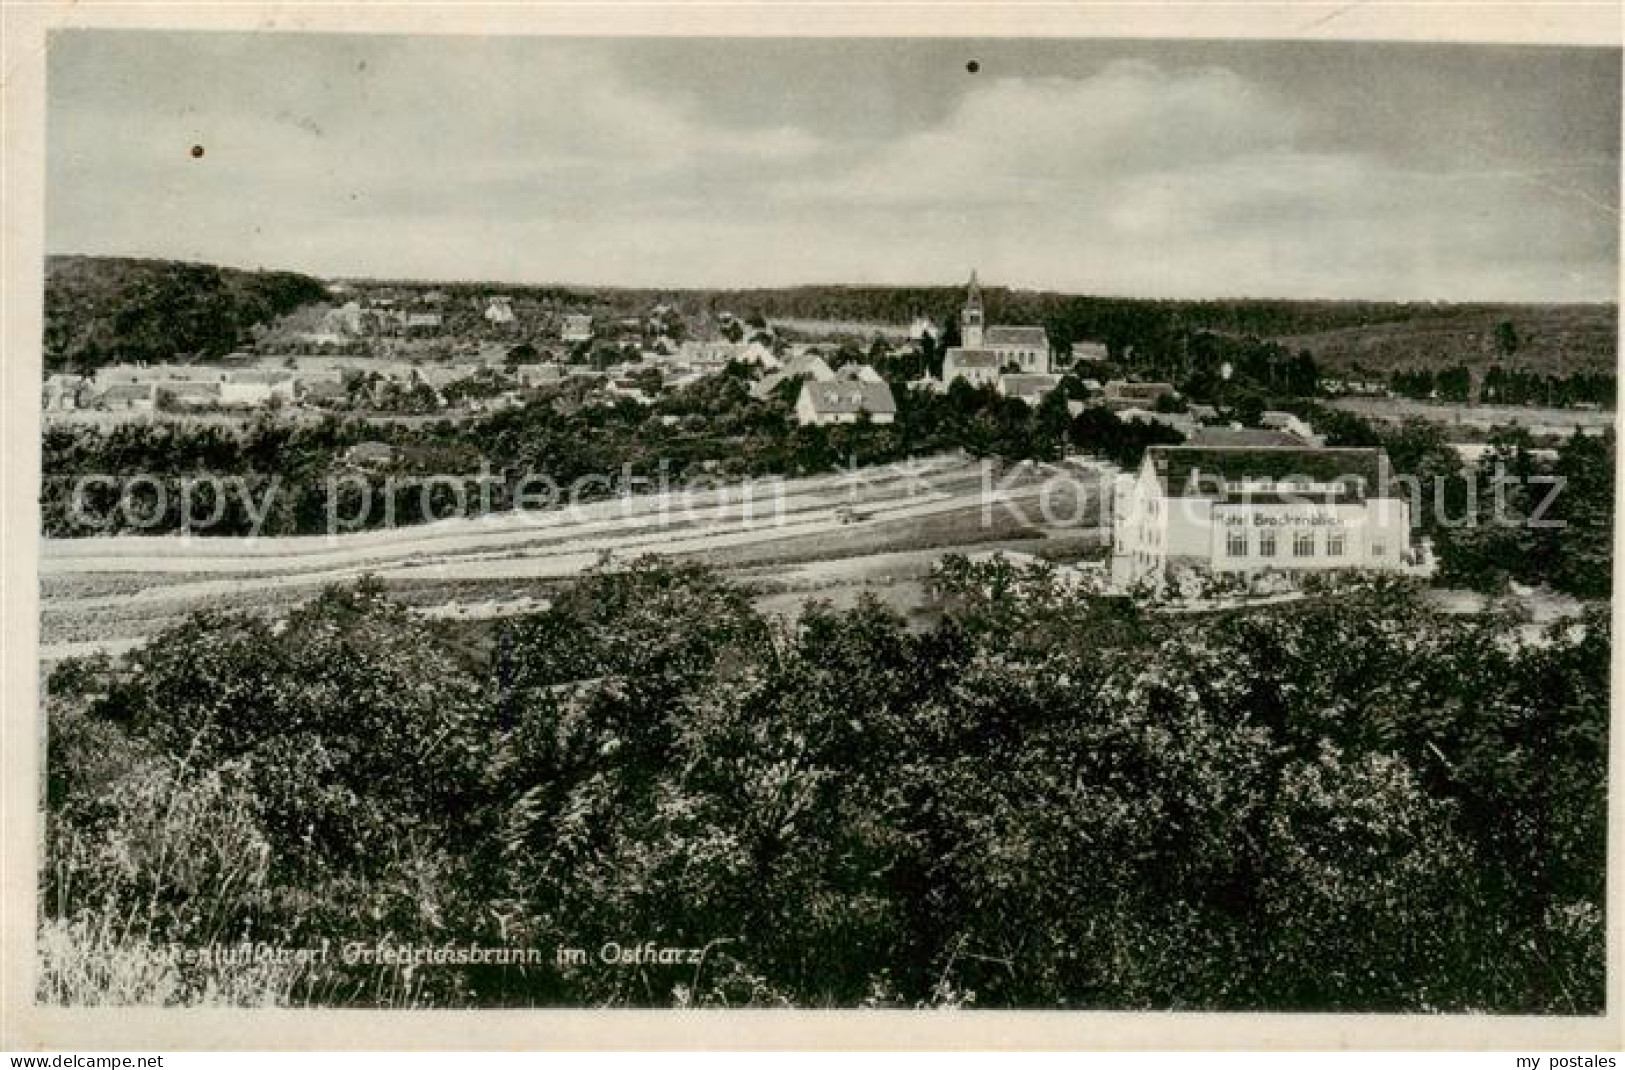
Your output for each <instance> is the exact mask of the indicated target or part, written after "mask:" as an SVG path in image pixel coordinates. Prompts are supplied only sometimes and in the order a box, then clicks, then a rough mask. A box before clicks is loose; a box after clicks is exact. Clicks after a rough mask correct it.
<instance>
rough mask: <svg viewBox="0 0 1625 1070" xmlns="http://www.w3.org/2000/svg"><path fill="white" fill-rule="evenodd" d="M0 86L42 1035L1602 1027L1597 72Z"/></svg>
mask: <svg viewBox="0 0 1625 1070" xmlns="http://www.w3.org/2000/svg"><path fill="white" fill-rule="evenodd" d="M43 63H44V68H45V72H46V78H45V86H44V99H43V102H42V105H41V115H42V119H43V123H44V151H43V158H42V160H41V161H40V165H39V166H40V170H41V173H42V175H43V184H44V213H43V245H44V248H43V252H44V256H43V263H42V264H41V266H40V270H41V272H42V285H41V288H40V300H41V301H42V308H41V320H40V322H41V331H40V337H39V338H38V340H37V347H38V350H37V351H38V355H39V363H38V378H37V380H35V382H36V385H37V388H38V390H39V393H38V395H36V396H37V401H36V400H35V397H36V396H30V397H28V398H26V399H18V398H12V399H9V400H10V401H11V402H19V401H25V402H26V405H27V406H28V407H31V408H37V426H38V449H39V455H38V456H39V464H38V471H37V473H35V474H34V475H33V476H31V477H30V478H36V479H37V483H36V485H35V487H34V490H35V491H37V494H36V496H37V500H38V511H37V518H38V530H37V532H33V533H31V534H30V533H25V535H27V536H28V539H29V541H30V542H32V543H34V544H36V545H37V564H36V565H35V566H34V567H35V581H36V584H37V596H38V601H37V607H38V608H37V628H38V642H37V650H35V651H34V657H35V660H36V662H37V666H38V684H37V687H36V688H35V689H34V690H35V692H36V694H35V695H34V696H33V698H34V699H35V701H36V706H35V708H34V709H33V710H32V711H30V712H31V714H32V717H33V722H34V725H35V727H36V729H37V735H36V737H35V739H34V740H33V743H34V749H35V750H36V752H37V756H38V762H39V770H40V775H39V778H38V783H37V799H36V800H35V808H36V814H37V818H38V834H37V877H36V880H35V885H36V896H37V912H36V918H35V933H34V956H33V967H32V974H33V982H34V983H33V992H32V999H33V1002H34V1003H35V1004H36V1005H38V1006H40V1007H47V1008H215V1009H235V1008H253V1009H272V1008H281V1009H329V1008H344V1009H363V1010H392V1011H395V1010H419V1009H446V1008H456V1009H485V1010H497V1009H504V1010H506V1009H523V1008H571V1009H581V1010H588V1009H600V1008H641V1009H662V1010H672V1009H689V1010H715V1011H722V1010H740V1009H767V1008H773V1009H793V1010H801V1011H830V1010H860V1009H868V1010H876V1011H882V1010H890V1011H908V1012H927V1011H931V1012H938V1011H954V1012H960V1013H962V1014H966V1015H976V1014H980V1013H982V1012H984V1011H1010V1010H1044V1011H1087V1012H1102V1011H1157V1012H1226V1013H1234V1012H1271V1013H1274V1012H1299V1013H1314V1014H1326V1015H1332V1014H1356V1013H1358V1014H1393V1015H1424V1016H1438V1017H1446V1016H1451V1015H1464V1014H1470V1015H1478V1016H1485V1017H1486V1018H1494V1017H1496V1016H1533V1017H1543V1018H1565V1017H1581V1018H1595V1017H1597V1016H1601V1015H1603V1014H1605V1012H1606V1011H1607V1005H1608V999H1607V996H1608V983H1607V963H1608V956H1609V950H1610V949H1609V943H1608V928H1607V916H1606V911H1605V907H1606V885H1607V848H1608V820H1607V819H1608V766H1609V734H1608V730H1609V708H1610V707H1609V704H1610V694H1611V689H1610V665H1611V659H1612V639H1611V619H1612V615H1613V610H1612V577H1613V570H1614V561H1613V539H1614V522H1615V521H1614V512H1615V510H1614V503H1615V474H1614V466H1615V450H1616V436H1615V419H1616V393H1617V388H1618V387H1617V367H1616V366H1617V359H1618V353H1617V349H1618V339H1619V322H1618V293H1619V283H1620V278H1619V258H1620V248H1619V245H1620V237H1619V235H1620V219H1619V203H1620V141H1621V53H1620V50H1619V49H1618V48H1617V47H1599V46H1580V45H1552V44H1539V45H1535V44H1508V43H1449V42H1439V41H1431V42H1430V41H1378V40H1372V41H1364V40H1302V39H1298V40H1284V39H1283V40H1268V39H1236V40H1219V39H1204V38H1198V37H1190V38H1185V39H1181V38H1166V37H1163V38H1156V39H1152V38H1144V39H1138V38H1133V37H1093V38H1083V37H1073V38H1067V37H1052V36H1044V35H1038V34H1034V35H1031V36H1020V35H1016V36H1011V35H1003V36H988V37H971V36H967V37H938V36H920V37H897V36H867V37H847V38H843V39H840V40H833V39H827V38H819V37H812V36H808V37H795V36H785V35H782V34H781V35H779V36H751V37H732V36H725V35H711V36H686V37H659V36H624V35H622V36H614V35H604V36H557V35H507V34H494V33H493V34H480V33H461V34H435V33H383V32H370V33H369V32H362V33H324V32H299V31H298V30H295V29H287V28H278V29H272V30H256V31H253V32H242V31H205V30H198V29H188V28H172V29H169V28H142V29H136V28H131V29H124V28H67V29H57V30H53V31H52V32H50V33H49V34H48V35H47V37H46V46H45V55H44V58H43ZM19 359H20V358H19ZM30 418H32V417H30ZM24 723H25V724H26V718H25V719H24ZM11 738H12V742H13V743H15V742H16V739H17V737H15V736H13V737H11ZM23 745H26V744H23Z"/></svg>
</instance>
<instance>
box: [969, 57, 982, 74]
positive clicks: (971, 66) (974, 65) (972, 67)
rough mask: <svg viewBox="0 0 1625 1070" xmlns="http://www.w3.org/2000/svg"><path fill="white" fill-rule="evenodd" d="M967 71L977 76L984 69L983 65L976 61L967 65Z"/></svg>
mask: <svg viewBox="0 0 1625 1070" xmlns="http://www.w3.org/2000/svg"><path fill="white" fill-rule="evenodd" d="M965 69H966V70H967V71H970V72H971V73H972V74H975V73H976V72H977V71H979V70H981V69H982V65H981V64H980V63H977V62H976V61H975V60H971V61H970V62H969V63H967V64H965Z"/></svg>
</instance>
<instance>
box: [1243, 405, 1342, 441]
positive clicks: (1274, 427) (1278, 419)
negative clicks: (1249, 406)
mask: <svg viewBox="0 0 1625 1070" xmlns="http://www.w3.org/2000/svg"><path fill="white" fill-rule="evenodd" d="M1258 426H1260V427H1263V428H1267V429H1268V430H1271V431H1284V432H1286V433H1287V434H1289V435H1296V436H1297V437H1298V438H1300V439H1302V440H1303V441H1304V442H1307V443H1308V444H1309V445H1311V446H1324V445H1325V444H1326V440H1325V439H1324V438H1323V437H1321V436H1320V435H1317V434H1315V429H1314V428H1313V427H1311V426H1310V425H1309V424H1307V423H1305V422H1304V421H1303V420H1302V419H1301V418H1300V417H1298V416H1297V415H1296V414H1295V413H1290V412H1278V411H1276V410H1274V409H1271V410H1269V411H1267V412H1265V413H1264V415H1263V417H1262V418H1260V419H1259V421H1258Z"/></svg>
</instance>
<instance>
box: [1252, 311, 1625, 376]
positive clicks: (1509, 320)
mask: <svg viewBox="0 0 1625 1070" xmlns="http://www.w3.org/2000/svg"><path fill="white" fill-rule="evenodd" d="M1444 308H1445V314H1443V315H1438V314H1435V315H1430V316H1425V317H1414V318H1405V319H1396V320H1392V321H1388V322H1374V323H1367V324H1359V325H1354V326H1347V327H1340V328H1334V329H1330V330H1322V331H1318V332H1314V333H1303V334H1292V335H1282V336H1277V338H1276V340H1277V341H1279V342H1280V343H1281V344H1282V345H1284V346H1286V347H1287V348H1289V349H1292V350H1299V349H1307V350H1308V351H1309V352H1310V353H1312V354H1313V355H1314V357H1315V361H1316V363H1318V364H1319V365H1320V366H1321V367H1322V368H1324V369H1327V370H1330V371H1335V372H1341V373H1349V374H1357V375H1371V376H1380V375H1385V374H1387V373H1388V372H1390V371H1392V370H1396V369H1399V370H1404V369H1423V368H1426V369H1432V370H1437V369H1440V368H1451V367H1456V366H1459V365H1465V366H1467V367H1470V368H1475V369H1479V370H1483V369H1485V368H1487V367H1488V366H1489V365H1490V364H1491V363H1501V364H1503V365H1509V366H1515V367H1518V368H1521V369H1526V370H1529V371H1538V372H1540V373H1543V374H1550V375H1573V374H1576V373H1580V374H1602V375H1612V374H1613V372H1614V365H1615V350H1616V339H1617V333H1616V332H1617V318H1618V317H1617V310H1616V309H1615V308H1614V306H1612V305H1556V306H1539V305H1509V306H1444ZM1503 324H1511V325H1512V331H1513V334H1512V335H1508V334H1506V332H1505V328H1504V327H1503V326H1502V325H1503ZM1501 342H1505V343H1507V344H1508V345H1509V346H1510V353H1509V354H1508V352H1505V351H1503V348H1502V346H1501V345H1500V344H1498V343H1501Z"/></svg>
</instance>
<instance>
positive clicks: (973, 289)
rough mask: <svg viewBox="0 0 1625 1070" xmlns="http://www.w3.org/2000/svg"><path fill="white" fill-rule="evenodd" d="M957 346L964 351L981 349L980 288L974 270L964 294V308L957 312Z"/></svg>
mask: <svg viewBox="0 0 1625 1070" xmlns="http://www.w3.org/2000/svg"><path fill="white" fill-rule="evenodd" d="M959 344H960V345H962V346H964V347H965V348H966V349H981V348H982V287H981V286H980V285H979V284H978V283H977V282H976V271H975V270H974V269H972V271H971V273H970V288H969V290H968V291H967V292H966V294H965V307H964V308H963V309H961V310H960V312H959Z"/></svg>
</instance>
